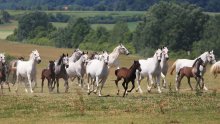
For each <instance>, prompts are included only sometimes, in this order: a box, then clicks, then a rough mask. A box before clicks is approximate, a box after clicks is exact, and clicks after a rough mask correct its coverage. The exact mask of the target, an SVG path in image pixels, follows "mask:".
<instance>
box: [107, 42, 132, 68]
mask: <svg viewBox="0 0 220 124" xmlns="http://www.w3.org/2000/svg"><path fill="white" fill-rule="evenodd" d="M120 54H125V55H129V51H128V50H127V48H125V47H124V46H123V45H122V44H120V45H118V46H117V47H115V49H114V50H113V52H112V53H110V54H109V61H108V66H109V67H116V68H117V69H119V65H120V63H119V60H118V57H119V55H120Z"/></svg>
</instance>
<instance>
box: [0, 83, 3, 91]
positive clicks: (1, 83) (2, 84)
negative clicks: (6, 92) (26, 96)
mask: <svg viewBox="0 0 220 124" xmlns="http://www.w3.org/2000/svg"><path fill="white" fill-rule="evenodd" d="M0 83H1V91H2V94H3V82H2V81H1V82H0Z"/></svg>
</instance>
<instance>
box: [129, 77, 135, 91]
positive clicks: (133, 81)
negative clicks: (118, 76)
mask: <svg viewBox="0 0 220 124" xmlns="http://www.w3.org/2000/svg"><path fill="white" fill-rule="evenodd" d="M134 82H135V81H134V80H132V81H131V83H132V88H131V89H130V90H128V92H131V91H132V90H133V89H134V87H135V85H134Z"/></svg>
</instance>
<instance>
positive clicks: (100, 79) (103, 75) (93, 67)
mask: <svg viewBox="0 0 220 124" xmlns="http://www.w3.org/2000/svg"><path fill="white" fill-rule="evenodd" d="M108 60H109V56H108V53H107V52H106V53H105V54H102V57H101V59H100V60H97V59H93V60H91V61H89V62H88V64H87V65H86V74H87V78H88V94H90V93H91V91H90V83H89V81H90V78H91V84H92V87H93V84H94V82H96V90H94V92H96V91H97V90H98V88H99V83H101V89H100V90H99V94H98V95H99V96H101V91H102V88H103V86H104V84H105V82H106V79H107V77H108V72H109V70H108Z"/></svg>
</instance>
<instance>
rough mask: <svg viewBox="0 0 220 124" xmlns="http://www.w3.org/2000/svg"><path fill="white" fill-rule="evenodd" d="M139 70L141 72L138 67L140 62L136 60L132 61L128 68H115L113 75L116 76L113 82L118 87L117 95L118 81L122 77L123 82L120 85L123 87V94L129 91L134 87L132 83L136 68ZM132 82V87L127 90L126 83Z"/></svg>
mask: <svg viewBox="0 0 220 124" xmlns="http://www.w3.org/2000/svg"><path fill="white" fill-rule="evenodd" d="M137 69H138V70H139V71H140V72H141V68H140V63H139V62H138V61H134V63H133V65H132V66H131V67H130V68H129V69H128V68H125V67H122V68H120V69H117V70H115V75H116V76H117V79H116V80H115V84H116V86H117V88H118V93H117V95H119V87H118V81H120V80H121V79H122V78H123V79H124V82H123V83H122V86H123V87H124V89H125V91H124V95H123V97H124V96H125V94H126V93H127V92H131V91H132V90H133V89H134V87H135V86H134V83H135V78H136V70H137ZM130 81H131V82H132V88H131V90H129V91H127V89H128V83H129V82H130Z"/></svg>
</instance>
